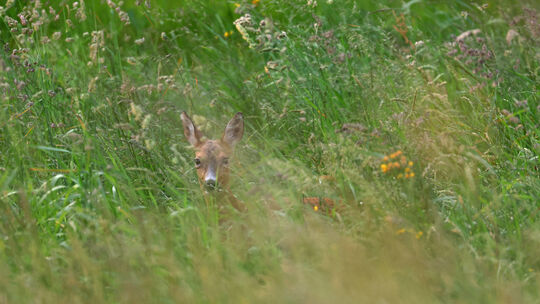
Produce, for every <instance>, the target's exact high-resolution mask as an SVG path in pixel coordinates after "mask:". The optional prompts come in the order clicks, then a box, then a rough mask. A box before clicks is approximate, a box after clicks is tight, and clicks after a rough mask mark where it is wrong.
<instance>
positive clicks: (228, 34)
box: [223, 31, 234, 38]
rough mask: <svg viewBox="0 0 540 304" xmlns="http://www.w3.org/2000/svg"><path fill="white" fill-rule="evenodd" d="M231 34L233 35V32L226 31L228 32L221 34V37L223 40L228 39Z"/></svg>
mask: <svg viewBox="0 0 540 304" xmlns="http://www.w3.org/2000/svg"><path fill="white" fill-rule="evenodd" d="M233 33H234V32H233V31H228V32H225V33H223V36H224V37H225V38H228V37H231V36H232V34H233Z"/></svg>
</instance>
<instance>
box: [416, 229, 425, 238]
mask: <svg viewBox="0 0 540 304" xmlns="http://www.w3.org/2000/svg"><path fill="white" fill-rule="evenodd" d="M422 235H424V233H423V232H422V231H418V232H417V233H416V239H420V238H421V237H422Z"/></svg>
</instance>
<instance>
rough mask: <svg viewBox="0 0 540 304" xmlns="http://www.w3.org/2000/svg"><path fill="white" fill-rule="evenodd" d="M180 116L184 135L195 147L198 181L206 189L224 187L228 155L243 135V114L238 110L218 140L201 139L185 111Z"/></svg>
mask: <svg viewBox="0 0 540 304" xmlns="http://www.w3.org/2000/svg"><path fill="white" fill-rule="evenodd" d="M181 118H182V125H183V126H184V135H185V136H186V139H187V140H188V142H189V143H190V144H191V145H192V146H193V147H194V148H195V168H196V169H197V175H198V176H199V183H201V185H204V186H205V187H206V189H208V190H214V189H216V188H218V186H220V187H222V188H226V187H227V185H228V183H229V157H230V156H231V155H232V152H233V149H234V146H235V145H236V143H238V142H239V141H240V139H242V135H244V116H243V115H242V113H240V112H238V113H236V115H234V117H233V118H232V119H231V121H229V123H228V124H227V126H226V127H225V131H224V132H223V136H222V137H221V139H219V140H212V139H208V140H203V138H202V137H203V134H202V132H201V131H200V130H199V129H197V126H195V124H194V123H193V121H192V120H191V118H189V116H188V115H187V114H186V112H182V114H181Z"/></svg>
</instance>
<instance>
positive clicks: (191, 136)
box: [180, 112, 203, 147]
mask: <svg viewBox="0 0 540 304" xmlns="http://www.w3.org/2000/svg"><path fill="white" fill-rule="evenodd" d="M180 118H182V125H183V126H184V135H185V136H186V139H187V140H188V141H189V143H190V144H191V145H192V146H194V147H196V146H198V145H199V144H200V143H201V138H202V137H203V135H202V132H201V131H199V129H197V127H196V126H195V124H194V123H193V121H192V120H191V118H189V116H188V115H187V114H186V112H182V114H180Z"/></svg>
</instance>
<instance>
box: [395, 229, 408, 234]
mask: <svg viewBox="0 0 540 304" xmlns="http://www.w3.org/2000/svg"><path fill="white" fill-rule="evenodd" d="M405 232H407V231H406V230H405V228H401V229H399V230H398V231H396V234H397V235H400V234H404V233H405Z"/></svg>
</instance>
